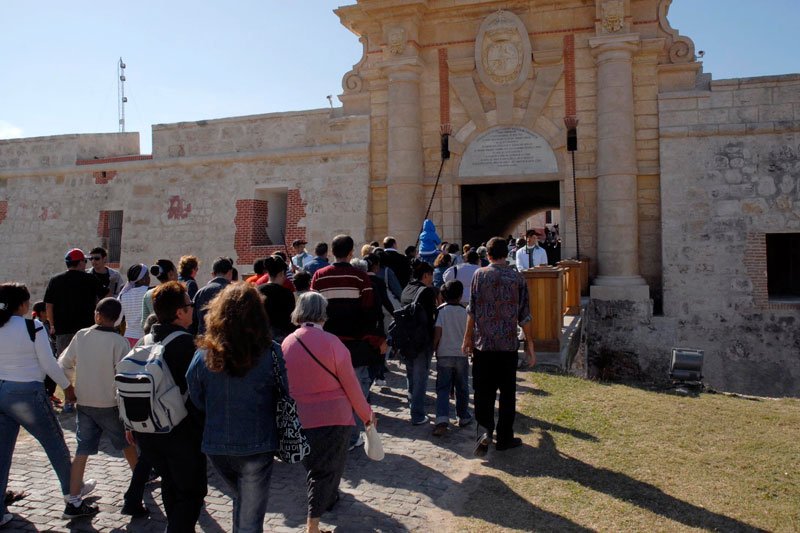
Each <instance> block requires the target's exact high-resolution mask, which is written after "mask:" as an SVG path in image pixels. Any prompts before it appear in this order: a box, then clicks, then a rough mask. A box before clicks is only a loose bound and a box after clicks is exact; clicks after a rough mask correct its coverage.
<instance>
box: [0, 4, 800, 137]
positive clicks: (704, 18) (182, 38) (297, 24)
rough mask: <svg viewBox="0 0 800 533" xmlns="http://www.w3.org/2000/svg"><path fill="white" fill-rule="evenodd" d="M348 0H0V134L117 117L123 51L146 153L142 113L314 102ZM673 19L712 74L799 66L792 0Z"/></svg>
mask: <svg viewBox="0 0 800 533" xmlns="http://www.w3.org/2000/svg"><path fill="white" fill-rule="evenodd" d="M347 3H351V2H348V0H294V1H286V0H282V1H280V0H234V1H233V2H227V3H223V2H218V1H214V2H212V1H208V0H193V1H188V0H170V1H168V2H162V1H158V2H157V1H153V0H141V1H139V2H135V3H134V2H127V3H123V2H99V1H93V2H91V1H86V0H76V1H73V2H64V1H61V0H59V1H56V0H43V1H39V2H30V1H29V0H28V1H25V0H0V50H3V53H1V54H0V73H2V74H0V76H2V77H1V78H0V138H10V137H19V136H24V137H33V136H39V135H58V134H65V133H89V132H108V131H117V80H116V64H117V60H118V59H119V57H120V56H122V57H123V59H124V60H125V63H126V64H127V69H126V76H127V79H128V83H127V84H126V95H127V96H128V99H129V103H128V105H127V107H126V119H127V120H126V124H127V127H126V130H127V131H138V132H140V134H141V144H142V152H143V153H149V152H150V126H151V125H152V124H159V123H169V122H179V121H185V120H199V119H208V118H219V117H228V116H237V115H249V114H258V113H268V112H275V111H290V110H297V109H312V108H319V107H325V106H327V105H328V101H327V100H326V96H327V95H329V94H333V95H337V94H340V93H341V92H342V91H341V79H342V75H343V74H344V73H346V72H347V71H348V70H350V68H351V67H352V65H353V64H354V63H356V62H358V61H359V59H360V57H361V45H360V44H359V43H358V41H357V39H356V37H355V36H354V35H353V34H351V33H350V32H349V31H348V30H346V29H345V28H344V27H342V26H341V25H340V24H339V21H338V17H336V15H334V14H333V12H332V11H333V9H334V8H335V7H336V6H337V5H340V4H347ZM756 6H758V7H756ZM670 19H671V21H672V25H673V26H674V27H675V28H677V29H678V30H679V31H680V32H681V34H682V35H686V36H689V37H691V38H692V39H693V40H694V42H695V44H696V46H697V49H698V50H704V51H705V52H706V55H705V57H704V59H703V62H704V69H705V71H706V72H711V73H712V74H713V76H714V79H722V78H730V77H746V76H760V75H768V74H785V73H797V72H800V54H798V52H797V49H798V46H797V37H796V33H797V29H796V23H797V21H798V20H800V0H761V1H759V2H754V1H751V2H746V1H744V0H735V1H732V0H674V2H673V5H672V8H671V11H670ZM334 102H335V104H336V105H338V101H337V100H334Z"/></svg>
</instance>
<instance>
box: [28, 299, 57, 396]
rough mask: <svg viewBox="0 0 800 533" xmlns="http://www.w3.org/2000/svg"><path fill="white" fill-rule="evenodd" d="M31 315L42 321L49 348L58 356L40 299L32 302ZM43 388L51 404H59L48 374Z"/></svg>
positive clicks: (47, 318) (43, 305)
mask: <svg viewBox="0 0 800 533" xmlns="http://www.w3.org/2000/svg"><path fill="white" fill-rule="evenodd" d="M31 317H32V318H35V319H36V320H38V321H39V322H41V323H42V325H43V326H44V331H45V333H46V334H47V338H48V340H49V341H50V349H51V350H53V357H58V356H57V355H55V354H57V353H58V352H57V351H56V343H55V339H53V337H52V336H51V335H50V333H49V332H50V320H49V318H50V317H48V316H47V305H45V303H44V302H43V301H41V300H39V301H38V302H36V303H35V304H33V307H32V308H31ZM44 390H46V391H47V396H48V397H50V402H52V404H53V406H54V407H56V406H59V405H61V399H60V398H59V397H58V396H56V395H55V392H56V382H55V381H53V380H52V379H51V378H50V376H45V378H44Z"/></svg>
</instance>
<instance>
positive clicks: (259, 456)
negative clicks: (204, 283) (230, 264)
mask: <svg viewBox="0 0 800 533" xmlns="http://www.w3.org/2000/svg"><path fill="white" fill-rule="evenodd" d="M205 321H206V332H205V335H203V336H202V337H200V338H199V339H198V342H197V345H198V347H199V350H198V351H197V353H196V354H195V356H194V359H193V360H192V363H191V365H190V366H189V370H188V371H187V373H186V379H187V382H188V384H189V396H190V397H191V399H192V402H193V403H194V404H195V405H196V406H197V408H198V409H200V410H201V411H204V412H205V415H206V416H205V427H204V430H203V444H202V450H203V452H204V453H205V454H206V455H208V457H209V459H211V463H212V464H213V465H214V467H215V468H216V470H217V472H219V474H220V476H221V477H222V478H223V479H224V480H225V482H226V483H227V484H228V485H229V487H230V490H231V492H232V493H233V531H234V532H235V531H262V530H263V523H264V515H265V513H266V511H267V495H268V493H269V482H270V477H271V475H272V463H273V456H274V452H275V451H276V450H277V449H278V432H277V427H276V422H275V407H276V406H275V403H276V400H277V399H276V397H275V393H274V387H273V386H272V385H273V384H274V383H275V375H274V372H273V354H275V355H277V358H278V363H279V367H280V372H281V374H282V379H283V380H284V383H286V369H285V366H284V364H283V354H282V353H281V347H280V345H278V344H277V343H275V342H273V340H272V336H271V334H270V327H269V320H268V319H267V314H266V312H265V311H264V302H263V300H262V299H261V295H260V294H259V293H258V291H257V290H256V289H255V288H253V286H252V285H250V284H249V283H235V284H232V285H228V286H227V287H225V288H224V289H223V290H222V292H220V294H219V295H218V296H216V297H215V298H214V299H213V300H212V301H211V303H210V304H209V308H208V313H207V314H206V316H205Z"/></svg>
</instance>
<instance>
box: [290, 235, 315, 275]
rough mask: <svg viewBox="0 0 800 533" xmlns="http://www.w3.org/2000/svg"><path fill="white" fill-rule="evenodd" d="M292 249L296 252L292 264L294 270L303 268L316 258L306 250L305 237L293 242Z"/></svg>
mask: <svg viewBox="0 0 800 533" xmlns="http://www.w3.org/2000/svg"><path fill="white" fill-rule="evenodd" d="M292 251H293V252H294V255H293V256H292V265H291V267H292V272H295V271H297V270H303V267H304V266H306V263H308V262H309V261H311V260H312V259H314V257H313V256H312V255H311V254H310V253H308V252H306V241H304V240H303V239H297V240H296V241H294V242H293V243H292Z"/></svg>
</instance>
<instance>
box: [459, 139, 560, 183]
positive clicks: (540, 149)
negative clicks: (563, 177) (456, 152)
mask: <svg viewBox="0 0 800 533" xmlns="http://www.w3.org/2000/svg"><path fill="white" fill-rule="evenodd" d="M555 172H558V162H557V161H556V156H555V153H553V149H552V148H550V145H549V144H548V142H547V141H546V140H545V139H544V137H542V136H541V135H538V134H536V133H534V132H532V131H530V130H527V129H525V128H493V129H491V130H489V131H487V132H485V133H482V134H481V135H479V136H478V137H477V138H476V139H475V140H474V141H472V143H470V145H469V146H468V147H467V149H466V151H465V152H464V155H463V156H462V157H461V165H460V167H459V172H458V173H459V176H460V177H479V176H522V175H531V174H551V173H555Z"/></svg>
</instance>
